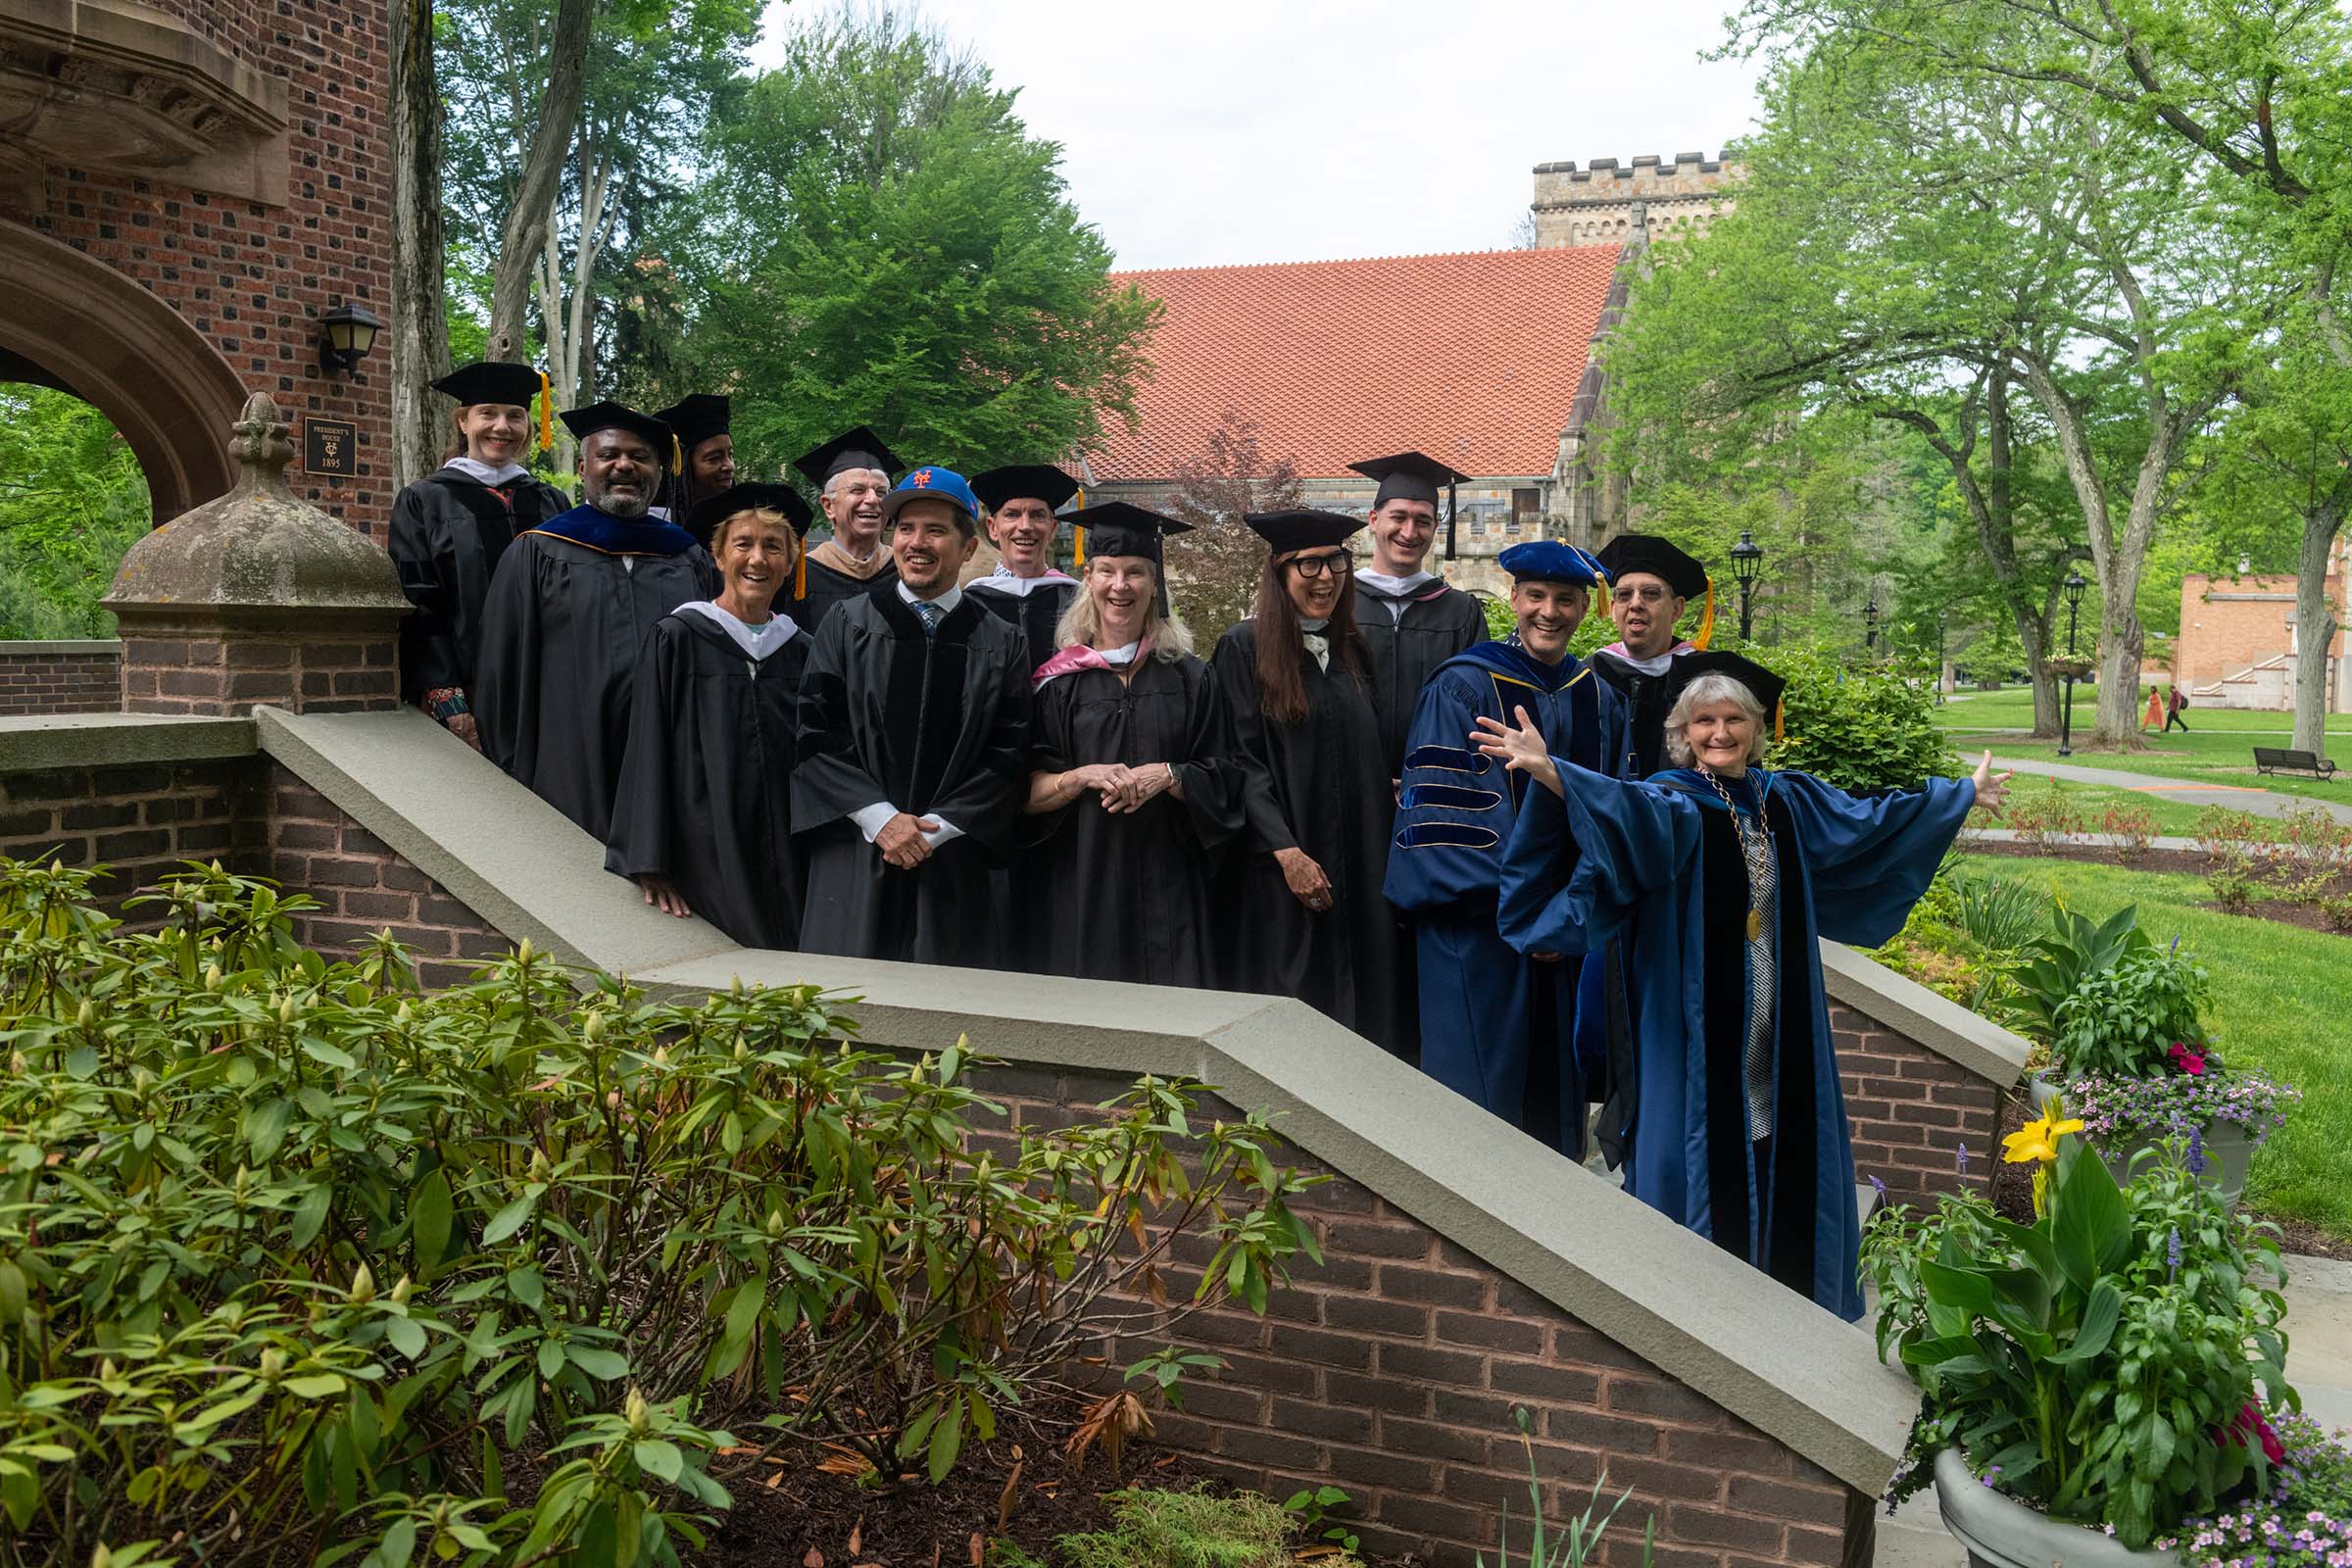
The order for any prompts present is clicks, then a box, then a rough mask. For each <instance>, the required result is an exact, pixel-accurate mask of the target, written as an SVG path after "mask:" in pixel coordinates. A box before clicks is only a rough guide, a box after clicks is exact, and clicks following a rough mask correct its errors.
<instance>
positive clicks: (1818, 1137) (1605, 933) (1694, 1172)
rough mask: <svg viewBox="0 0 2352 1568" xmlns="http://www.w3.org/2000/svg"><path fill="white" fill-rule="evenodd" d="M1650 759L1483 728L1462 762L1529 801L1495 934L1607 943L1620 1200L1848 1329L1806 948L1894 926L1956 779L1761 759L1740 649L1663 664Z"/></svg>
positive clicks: (1838, 1127) (1830, 1109)
mask: <svg viewBox="0 0 2352 1568" xmlns="http://www.w3.org/2000/svg"><path fill="white" fill-rule="evenodd" d="M1668 678H1669V679H1670V680H1671V681H1672V682H1673V697H1672V702H1671V706H1670V708H1669V709H1668V711H1667V715H1666V722H1665V730H1664V743H1665V756H1666V760H1667V762H1668V763H1669V764H1670V765H1669V766H1667V767H1666V768H1664V769H1662V770H1661V771H1659V772H1657V773H1655V774H1653V775H1650V776H1649V777H1648V778H1646V779H1644V780H1642V781H1641V782H1628V781H1623V780H1619V779H1613V778H1610V777H1607V776H1606V775H1605V774H1603V773H1600V772H1598V771H1595V770H1593V769H1591V768H1588V767H1585V766H1583V765H1582V764H1580V763H1579V762H1577V761H1576V760H1575V759H1574V758H1573V757H1570V756H1565V755H1562V754H1560V753H1558V752H1557V751H1556V750H1555V749H1554V748H1552V747H1551V746H1550V744H1549V743H1548V742H1547V741H1546V740H1545V739H1544V735H1543V734H1542V733H1541V732H1540V731H1539V730H1538V729H1536V728H1535V727H1534V726H1533V725H1530V724H1525V723H1521V724H1516V725H1505V724H1502V723H1499V722H1497V721H1495V720H1494V719H1490V718H1483V717H1482V718H1481V719H1480V720H1479V724H1480V728H1481V730H1482V732H1483V733H1484V736H1485V739H1484V740H1483V742H1482V744H1481V750H1482V751H1483V752H1484V753H1485V754H1486V755H1487V756H1488V757H1490V758H1491V759H1493V760H1497V761H1501V762H1503V763H1504V764H1505V766H1506V767H1507V768H1508V769H1509V771H1511V772H1513V773H1524V774H1526V775H1528V776H1529V777H1532V778H1534V779H1535V780H1536V781H1537V782H1539V783H1540V784H1542V785H1543V786H1544V788H1543V789H1541V790H1537V791H1531V792H1530V793H1529V795H1528V797H1527V801H1526V803H1525V805H1524V808H1523V809H1522V810H1521V811H1520V812H1519V816H1518V820H1517V822H1516V824H1515V825H1514V827H1513V830H1512V834H1511V837H1510V840H1509V842H1508V845H1507V847H1506V849H1505V851H1504V853H1503V856H1502V870H1501V880H1500V886H1499V890H1498V891H1499V906H1498V924H1499V928H1500V930H1501V933H1502V937H1503V939H1504V940H1505V941H1507V942H1509V943H1510V944H1511V946H1512V947H1514V948H1516V949H1518V950H1519V951H1521V952H1524V953H1570V954H1577V953H1587V954H1589V953H1593V952H1595V951H1597V950H1598V949H1599V948H1600V947H1601V945H1602V944H1604V943H1608V942H1611V941H1622V942H1624V943H1625V944H1626V965H1625V969H1626V974H1627V976H1628V977H1629V979H1630V980H1631V982H1632V986H1633V997H1632V1001H1633V1010H1634V1020H1633V1021H1634V1039H1635V1049H1636V1053H1637V1055H1636V1062H1635V1068H1634V1081H1633V1083H1632V1085H1631V1088H1632V1090H1633V1103H1632V1105H1631V1107H1630V1110H1631V1121H1630V1128H1629V1145H1630V1149H1629V1157H1628V1159H1627V1162H1626V1167H1625V1189H1626V1191H1627V1192H1629V1193H1631V1194H1633V1195H1634V1196H1635V1197H1636V1198H1639V1199H1641V1200H1642V1201H1643V1202H1645V1203H1647V1204H1649V1205H1650V1206H1651V1207H1652V1208H1655V1209H1657V1210H1659V1211H1660V1212H1661V1213H1664V1214H1666V1215H1669V1216H1670V1217H1672V1218H1674V1219H1675V1220H1678V1221H1680V1222H1681V1223H1682V1224H1685V1225H1688V1226H1690V1227H1691V1229H1692V1230H1694V1231H1696V1232H1698V1233H1699V1234H1700V1235H1702V1236H1706V1237H1709V1238H1711V1239H1712V1240H1713V1241H1714V1242H1715V1243H1716V1245H1718V1246H1720V1247H1722V1248H1723V1249H1725V1250H1727V1251H1730V1252H1733V1253H1736V1254H1738V1255H1739V1256H1740V1257H1744V1258H1746V1259H1747V1260H1748V1261H1749V1262H1750V1263H1752V1264H1753V1265H1755V1266H1756V1267H1757V1268H1760V1269H1763V1270H1764V1271H1765V1272H1767V1273H1769V1274H1771V1275H1772V1277H1773V1278H1775V1279H1777V1280H1779V1281H1780V1282H1781V1283H1782V1284H1784V1285H1787V1286H1788V1287H1789V1289H1791V1290H1793V1291H1796V1292H1799V1293H1800V1294H1802V1295H1805V1296H1808V1297H1810V1298H1812V1299H1813V1300H1815V1301H1816V1302H1818V1303H1819V1304H1820V1305H1822V1306H1824V1307H1827V1308H1828V1309H1829V1310H1831V1311H1833V1312H1836V1313H1837V1314H1838V1315H1839V1316H1840V1317H1843V1318H1845V1319H1847V1320H1848V1321H1851V1320H1852V1319H1854V1318H1857V1317H1859V1316H1861V1314H1862V1291H1861V1286H1860V1284H1859V1282H1858V1280H1857V1278H1856V1273H1855V1260H1856V1252H1857V1250H1858V1248H1859V1245H1860V1242H1861V1223H1860V1221H1859V1219H1858V1218H1857V1217H1856V1214H1855V1203H1854V1157H1853V1148H1852V1144H1851V1140H1850V1135H1849V1133H1848V1130H1847V1126H1846V1119H1845V1102H1844V1097H1843V1095H1842V1093H1841V1092H1840V1090H1839V1088H1838V1059H1837V1056H1836V1054H1835V1053H1834V1052H1833V1051H1832V1049H1831V1045H1830V1008H1829V999H1828V997H1827V995H1826V994H1825V993H1824V991H1823V989H1822V980H1821V956H1820V952H1819V945H1818V942H1817V939H1818V938H1822V937H1828V938H1830V939H1832V940H1834V941H1840V942H1849V943H1853V944H1855V945H1856V946H1860V947H1871V946H1876V945H1877V944H1879V943H1881V942H1884V941H1886V940H1887V938H1888V937H1890V936H1892V935H1893V934H1894V933H1895V932H1896V931H1897V930H1899V929H1900V928H1901V926H1902V923H1903V920H1904V917H1905V916H1906V915H1908V914H1909V913H1910V910H1911V906H1912V905H1913V904H1915V903H1916V902H1918V900H1919V897H1920V895H1922V894H1923V893H1925V892H1926V891H1927V888H1928V884H1929V882H1930V881H1931V880H1933V879H1934V877H1935V875H1936V865H1937V864H1938V863H1939V862H1940V861H1941V860H1942V858H1943V853H1944V851H1945V850H1946V849H1947V848H1949V847H1950V845H1951V842H1952V839H1953V837H1954V836H1955V835H1956V834H1957V833H1958V832H1959V831H1960V826H1961V823H1962V822H1963V821H1965V820H1966V818H1967V816H1968V812H1969V809H1970V807H1972V806H1984V807H1985V808H1987V809H1990V810H1993V811H1996V812H1997V811H1998V810H1999V809H2000V804H2001V795H2002V786H2003V783H2004V782H2005V779H2006V775H2002V776H2001V777H1999V778H1996V777H1994V776H1993V774H1992V771H1991V756H1990V754H1986V757H1985V761H1984V763H1983V764H1981V765H1980V766H1979V767H1978V769H1977V773H1976V776H1975V778H1973V779H1950V778H1931V779H1928V780H1926V781H1925V782H1924V783H1923V784H1922V786H1921V787H1920V788H1919V789H1917V790H1909V791H1894V792H1888V793H1887V794H1883V795H1872V796H1870V797H1867V798H1858V797H1856V796H1853V795H1850V794H1848V793H1847V792H1846V791H1844V790H1841V789H1838V788H1837V787H1836V786H1835V785H1831V784H1825V783H1823V782H1822V781H1821V780H1820V779H1817V778H1813V777H1810V776H1809V775H1807V774H1803V773H1782V772H1772V771H1768V770H1767V769H1765V768H1762V767H1759V766H1757V765H1756V764H1757V762H1759V761H1760V760H1762V758H1763V755H1764V746H1765V739H1766V736H1767V735H1768V733H1769V724H1770V721H1769V719H1768V717H1767V715H1768V714H1769V713H1770V712H1771V711H1773V709H1774V707H1775V706H1776V705H1777V704H1778V702H1779V699H1780V692H1781V685H1782V682H1781V680H1780V678H1779V677H1778V676H1776V675H1774V674H1773V673H1772V672H1771V671H1769V670H1766V669H1764V668H1762V667H1760V666H1759V665H1756V664H1754V663H1752V662H1749V661H1747V660H1745V659H1741V658H1740V656H1739V655H1737V654H1719V653H1693V654H1686V655H1684V656H1683V657H1681V658H1679V659H1677V660H1675V661H1674V663H1673V666H1672V670H1671V673H1670V675H1669V677H1668Z"/></svg>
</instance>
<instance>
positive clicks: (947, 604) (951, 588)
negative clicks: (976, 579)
mask: <svg viewBox="0 0 2352 1568" xmlns="http://www.w3.org/2000/svg"><path fill="white" fill-rule="evenodd" d="M898 589H899V597H900V598H901V599H903V600H905V601H906V602H907V604H910V605H916V604H920V603H922V599H923V596H922V595H921V594H918V593H916V592H915V591H914V590H913V589H911V588H909V587H907V583H906V580H905V579H904V578H902V579H901V580H900V582H899V584H898ZM931 602H932V603H933V604H935V605H937V606H938V607H939V613H940V614H942V615H953V614H954V613H956V606H957V605H960V604H962V603H963V590H962V589H960V588H958V587H956V585H955V584H954V583H950V584H948V591H947V592H946V593H944V594H940V595H938V596H937V597H936V598H934V599H933V600H932V601H931Z"/></svg>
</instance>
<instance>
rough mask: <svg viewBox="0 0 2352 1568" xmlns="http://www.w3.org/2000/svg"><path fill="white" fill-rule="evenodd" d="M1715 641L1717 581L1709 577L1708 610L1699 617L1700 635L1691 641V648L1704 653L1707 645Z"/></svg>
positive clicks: (1700, 613)
mask: <svg viewBox="0 0 2352 1568" xmlns="http://www.w3.org/2000/svg"><path fill="white" fill-rule="evenodd" d="M1714 640H1715V579H1714V578H1712V577H1709V578H1708V579H1707V608H1706V609H1705V610H1703V611H1701V612H1699V616H1698V635H1697V636H1695V637H1693V638H1691V647H1693V648H1696V649H1700V650H1702V651H1703V650H1704V649H1705V648H1706V646H1707V644H1709V643H1711V642H1713V641H1714Z"/></svg>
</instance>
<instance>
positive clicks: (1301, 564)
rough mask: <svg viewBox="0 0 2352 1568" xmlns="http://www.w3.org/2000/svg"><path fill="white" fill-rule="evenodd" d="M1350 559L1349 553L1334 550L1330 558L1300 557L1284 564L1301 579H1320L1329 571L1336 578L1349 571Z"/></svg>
mask: <svg viewBox="0 0 2352 1568" xmlns="http://www.w3.org/2000/svg"><path fill="white" fill-rule="evenodd" d="M1350 559H1351V558H1350V557H1349V556H1348V552H1347V551H1345V550H1334V551H1333V552H1332V553H1331V554H1330V555H1328V556H1299V557H1297V558H1296V559H1294V560H1291V561H1288V562H1285V563H1284V564H1285V565H1287V566H1289V567H1290V568H1291V569H1292V570H1294V571H1296V572H1298V573H1299V576H1301V577H1320V576H1322V575H1323V574H1324V573H1325V572H1327V571H1328V572H1331V573H1332V574H1334V575H1335V576H1336V575H1338V574H1339V573H1341V572H1344V571H1346V570H1347V569H1348V561H1349V560H1350Z"/></svg>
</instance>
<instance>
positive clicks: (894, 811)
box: [850, 801, 899, 844]
mask: <svg viewBox="0 0 2352 1568" xmlns="http://www.w3.org/2000/svg"><path fill="white" fill-rule="evenodd" d="M898 814H899V809H898V808H897V807H895V806H893V805H891V804H890V803H889V802H888V801H876V802H875V803H874V804H873V805H871V806H864V807H859V808H858V809H857V810H855V811H852V812H851V813H850V820H851V821H853V822H855V823H857V824H858V832H860V833H862V834H864V835H865V842H866V843H868V844H871V843H873V842H874V840H875V839H876V838H878V837H880V836H881V833H882V830H883V829H884V828H886V827H888V826H889V825H890V819H891V818H892V817H894V816H896V815H898Z"/></svg>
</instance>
